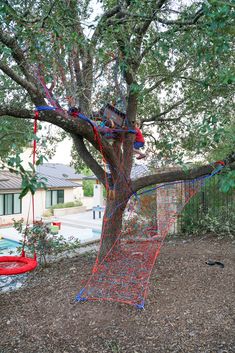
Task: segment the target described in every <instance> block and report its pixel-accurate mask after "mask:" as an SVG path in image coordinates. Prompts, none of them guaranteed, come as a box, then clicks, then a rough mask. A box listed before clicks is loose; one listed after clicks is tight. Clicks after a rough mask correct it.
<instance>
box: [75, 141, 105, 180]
mask: <svg viewBox="0 0 235 353" xmlns="http://www.w3.org/2000/svg"><path fill="white" fill-rule="evenodd" d="M71 136H72V138H73V142H74V145H75V147H76V150H77V152H78V154H79V155H80V156H81V158H82V159H83V161H84V162H85V163H86V165H87V166H88V167H89V168H90V169H91V170H92V172H93V173H94V174H95V175H96V176H97V178H98V179H99V181H100V182H101V183H102V184H103V185H104V187H105V172H104V170H103V168H101V166H100V165H99V164H98V163H97V162H96V160H95V159H94V158H93V157H92V155H91V154H90V152H89V151H88V149H87V148H86V146H85V143H84V139H83V137H82V136H78V135H71Z"/></svg>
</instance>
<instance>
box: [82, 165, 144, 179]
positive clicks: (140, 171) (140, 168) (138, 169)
mask: <svg viewBox="0 0 235 353" xmlns="http://www.w3.org/2000/svg"><path fill="white" fill-rule="evenodd" d="M148 174H149V169H148V167H147V166H146V165H144V164H135V165H133V167H132V170H131V179H132V180H135V179H138V178H140V177H143V176H145V175H148ZM83 179H85V180H97V177H96V176H95V175H90V176H85V177H84V178H83Z"/></svg>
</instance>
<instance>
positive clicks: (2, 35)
mask: <svg viewBox="0 0 235 353" xmlns="http://www.w3.org/2000/svg"><path fill="white" fill-rule="evenodd" d="M0 42H2V43H3V44H4V45H6V46H7V47H8V48H9V49H11V51H12V57H13V58H14V59H15V61H16V62H17V64H18V65H19V68H20V70H21V72H22V73H23V74H24V76H25V77H26V78H27V79H28V80H29V81H31V82H32V76H31V75H30V72H31V71H30V67H29V65H28V64H27V60H26V58H25V55H24V52H23V50H22V49H21V48H20V47H19V45H18V43H17V41H16V39H15V38H14V37H12V36H10V35H8V34H7V33H6V32H4V31H3V30H2V28H0Z"/></svg>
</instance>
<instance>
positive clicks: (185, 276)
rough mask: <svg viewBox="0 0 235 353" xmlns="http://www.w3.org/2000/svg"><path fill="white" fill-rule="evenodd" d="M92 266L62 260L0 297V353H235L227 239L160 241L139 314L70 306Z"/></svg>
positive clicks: (87, 260) (119, 307)
mask: <svg viewBox="0 0 235 353" xmlns="http://www.w3.org/2000/svg"><path fill="white" fill-rule="evenodd" d="M208 259H211V260H216V261H222V262H223V263H224V268H221V267H219V266H217V265H214V266H209V265H207V264H206V261H207V260H208ZM93 262H94V256H90V255H80V256H77V257H75V258H72V259H65V260H62V261H60V262H59V263H54V264H51V265H50V267H48V268H46V269H44V270H40V271H39V270H37V271H35V272H34V273H32V274H31V275H30V276H29V279H28V282H27V285H26V286H25V287H23V288H21V289H19V290H17V291H14V292H9V293H2V294H0V318H1V319H0V353H14V352H17V353H77V352H89V353H95V352H99V353H152V352H156V353H158V352H159V353H167V352H172V353H173V352H174V353H191V352H192V353H197V352H198V353H199V352H202V353H234V352H235V322H234V318H235V315H234V308H235V304H234V298H235V296H234V294H235V293H234V278H235V276H234V275H235V266H234V243H233V242H232V240H231V239H216V238H213V237H212V236H206V237H203V238H197V239H190V240H182V239H176V240H170V241H168V242H166V243H165V246H164V247H163V248H162V250H161V254H160V256H159V257H158V260H157V262H156V265H155V268H154V271H153V273H152V276H151V281H150V288H149V295H148V298H147V300H146V303H145V308H144V310H137V309H136V308H134V307H132V306H128V305H124V304H120V303H111V302H85V303H75V302H74V298H75V296H76V294H77V293H78V291H79V290H80V289H81V288H82V287H83V286H84V280H86V279H87V278H88V277H89V274H90V272H91V269H92V265H93Z"/></svg>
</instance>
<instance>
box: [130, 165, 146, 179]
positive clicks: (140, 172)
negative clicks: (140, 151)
mask: <svg viewBox="0 0 235 353" xmlns="http://www.w3.org/2000/svg"><path fill="white" fill-rule="evenodd" d="M147 174H149V169H148V167H147V166H146V165H144V164H135V165H133V167H132V170H131V179H132V180H135V179H138V178H140V177H143V176H145V175H147Z"/></svg>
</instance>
